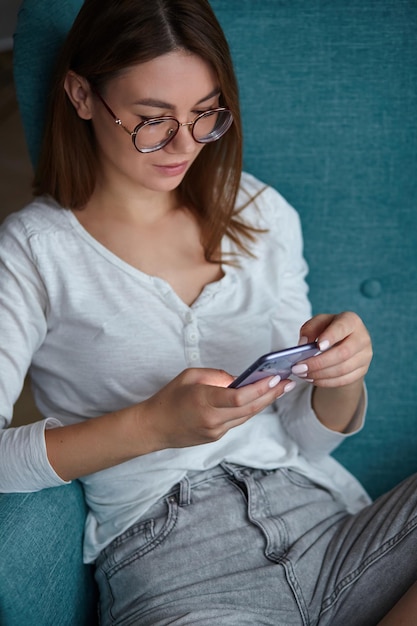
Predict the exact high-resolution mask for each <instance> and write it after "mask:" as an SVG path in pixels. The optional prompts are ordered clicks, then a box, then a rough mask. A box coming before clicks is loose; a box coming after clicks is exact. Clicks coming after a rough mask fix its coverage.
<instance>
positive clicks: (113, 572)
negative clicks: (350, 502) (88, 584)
mask: <svg viewBox="0 0 417 626" xmlns="http://www.w3.org/2000/svg"><path fill="white" fill-rule="evenodd" d="M416 529H417V477H416V476H413V477H411V478H409V479H408V480H407V481H405V482H404V483H402V484H401V485H399V486H398V487H397V488H395V489H394V490H393V491H391V492H390V493H389V494H387V495H385V496H383V497H382V498H380V499H378V500H377V501H376V502H375V503H373V504H372V505H370V506H368V507H366V508H365V509H364V510H363V511H361V512H360V513H359V514H357V515H353V516H352V515H348V514H347V513H346V511H345V510H344V509H343V507H342V505H341V504H340V502H338V501H336V500H335V499H334V498H333V497H332V495H331V494H330V493H329V492H328V491H326V490H325V489H323V488H321V487H319V486H317V485H316V484H314V483H312V482H310V481H309V480H308V479H307V478H305V477H304V476H301V475H299V474H298V473H296V472H294V471H292V470H289V469H279V470H276V471H262V470H253V469H249V468H242V467H237V466H233V465H228V464H224V465H222V466H219V467H217V468H215V469H213V470H209V471H207V472H198V473H194V474H191V475H189V476H188V477H187V478H186V479H184V480H183V481H182V482H181V483H180V484H179V485H177V486H176V488H175V489H174V490H173V491H172V493H170V494H168V495H167V496H166V497H164V498H163V499H161V500H160V501H159V502H158V503H157V504H155V505H154V506H153V507H152V508H151V510H150V511H149V512H148V514H147V515H146V519H142V520H140V521H139V522H138V523H137V524H135V525H133V526H132V527H131V528H129V530H127V531H126V532H125V533H123V534H122V535H121V536H119V537H118V538H117V539H116V540H114V541H113V542H112V544H110V546H108V548H106V549H105V550H104V551H103V553H102V554H101V555H100V557H99V559H98V561H97V568H96V578H97V582H98V585H99V588H100V598H101V600H100V602H101V609H100V610H101V623H102V624H103V626H108V625H109V624H123V625H124V626H125V625H128V624H129V625H130V624H139V625H141V626H150V625H152V626H155V625H157V626H162V625H164V626H165V625H167V624H175V625H177V626H182V625H184V624H191V625H193V626H198V625H200V626H205V625H211V626H214V625H216V626H258V625H269V626H290V625H292V624H297V625H303V626H306V625H320V626H324V625H331V626H373V625H374V624H376V623H377V622H378V621H379V620H380V619H381V617H382V616H383V615H384V614H385V613H386V612H387V611H388V610H389V609H390V608H391V606H393V605H394V604H395V602H396V601H397V600H398V599H399V598H400V597H401V595H403V593H404V592H405V591H406V590H407V588H408V587H409V586H410V585H411V584H412V583H413V582H414V581H415V580H416V579H417V530H416Z"/></svg>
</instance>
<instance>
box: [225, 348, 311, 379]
mask: <svg viewBox="0 0 417 626" xmlns="http://www.w3.org/2000/svg"><path fill="white" fill-rule="evenodd" d="M316 354H320V350H319V347H318V345H317V343H316V342H314V343H306V344H305V345H303V346H295V347H294V348H287V349H286V350H280V351H279V352H270V353H269V354H264V355H263V356H261V357H259V359H257V360H256V361H255V362H254V363H252V365H251V366H250V367H248V369H246V370H245V371H244V372H243V373H242V374H241V375H240V376H238V377H237V378H236V379H235V380H234V381H233V382H232V383H231V384H230V385H229V387H233V388H237V387H243V386H244V385H250V384H251V383H255V382H256V381H257V380H261V378H266V377H267V376H277V375H279V376H280V377H281V379H285V378H288V376H290V374H291V368H292V366H293V365H295V364H296V363H298V362H299V361H302V360H304V359H309V358H310V357H311V356H315V355H316Z"/></svg>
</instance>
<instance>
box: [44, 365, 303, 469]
mask: <svg viewBox="0 0 417 626" xmlns="http://www.w3.org/2000/svg"><path fill="white" fill-rule="evenodd" d="M232 380H233V377H232V376H230V374H227V373H226V372H223V371H221V370H214V369H187V370H184V371H183V372H182V373H181V374H179V375H178V376H177V377H176V378H174V379H173V380H172V381H171V382H169V383H168V384H167V385H165V387H163V388H162V389H161V390H160V391H158V392H157V393H156V394H155V395H154V396H152V397H150V398H148V400H145V401H144V402H140V403H139V404H137V405H134V406H131V407H128V408H125V409H121V410H119V411H114V412H113V413H108V414H105V415H101V416H99V417H96V418H94V419H88V420H84V421H82V422H78V423H76V424H71V425H68V426H62V427H59V428H50V429H47V430H46V431H45V441H46V448H47V454H48V458H49V462H50V464H51V466H52V467H53V468H54V470H55V472H56V473H57V474H58V475H59V476H60V477H61V478H62V479H63V480H73V479H74V478H80V477H81V476H85V475H86V474H91V473H93V472H98V471H100V470H104V469H106V468H109V467H113V466H114V465H118V464H119V463H124V462H125V461H129V460H130V459H133V458H135V457H137V456H141V455H143V454H148V453H150V452H155V451H157V450H163V449H166V448H185V447H188V446H196V445H199V444H204V443H210V442H211V441H217V440H218V439H220V438H221V437H222V436H223V435H224V434H225V433H227V431H228V430H230V429H231V428H234V427H235V426H239V424H243V423H244V422H246V421H247V420H248V419H250V418H251V417H252V416H253V415H255V414H256V413H259V411H262V409H264V408H266V407H267V406H268V405H269V404H271V403H272V402H273V401H274V400H276V399H277V398H278V397H279V396H281V395H282V394H283V393H284V392H285V391H289V390H290V389H292V387H293V386H294V384H295V383H294V382H292V381H289V380H283V381H279V382H278V381H277V379H272V378H271V377H270V378H265V379H264V380H260V381H258V382H256V383H253V384H252V385H247V386H246V387H241V388H239V389H232V388H228V385H229V384H230V383H231V382H232ZM271 382H272V386H271Z"/></svg>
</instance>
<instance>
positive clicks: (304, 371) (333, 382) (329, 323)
mask: <svg viewBox="0 0 417 626" xmlns="http://www.w3.org/2000/svg"><path fill="white" fill-rule="evenodd" d="M316 339H317V341H318V344H319V347H320V350H322V354H320V355H318V356H315V357H312V358H310V359H308V360H306V361H305V362H303V363H301V364H298V365H295V366H294V367H293V373H294V374H296V375H297V376H299V377H300V378H304V379H307V380H309V381H312V382H314V384H315V385H316V386H317V387H342V386H345V385H350V384H352V383H355V382H357V381H362V380H363V378H364V376H365V374H366V373H367V371H368V368H369V365H370V363H371V360H372V343H371V338H370V336H369V333H368V331H367V329H366V327H365V325H364V323H363V322H362V320H361V318H360V317H359V316H358V315H357V314H356V313H352V312H350V311H347V312H343V313H339V314H337V315H331V314H320V315H316V316H315V317H313V318H311V319H310V320H308V321H307V322H306V323H305V324H303V326H302V327H301V330H300V343H307V342H310V341H315V340H316Z"/></svg>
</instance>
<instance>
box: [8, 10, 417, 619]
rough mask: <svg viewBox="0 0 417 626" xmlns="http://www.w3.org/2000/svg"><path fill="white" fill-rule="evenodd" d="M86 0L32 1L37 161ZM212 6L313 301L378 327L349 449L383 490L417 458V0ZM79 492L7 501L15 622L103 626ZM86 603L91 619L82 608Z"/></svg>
mask: <svg viewBox="0 0 417 626" xmlns="http://www.w3.org/2000/svg"><path fill="white" fill-rule="evenodd" d="M81 4H82V2H81V0H56V1H55V2H51V0H24V2H23V5H22V9H21V12H20V18H19V23H18V27H17V34H16V37H15V78H16V84H17V93H18V100H19V105H20V109H21V113H22V117H23V123H24V128H25V133H26V137H27V141H28V145H29V148H30V154H31V157H32V161H33V163H35V162H36V158H37V155H38V152H39V145H40V137H41V131H42V119H44V114H45V113H44V107H45V99H46V95H47V90H48V80H49V77H50V74H51V71H52V67H53V58H54V55H55V52H56V50H57V48H58V47H59V44H60V40H61V38H62V37H63V35H64V33H65V32H66V30H67V28H68V27H69V25H70V24H71V22H72V20H73V18H74V17H75V15H76V13H77V11H78V9H79V7H80V6H81ZM212 6H213V8H214V10H215V11H216V13H217V15H218V17H219V19H220V22H221V23H222V25H223V27H224V29H225V31H226V34H227V36H228V38H229V41H230V43H231V50H232V54H233V57H234V60H235V65H236V70H237V74H238V79H239V83H240V89H241V99H242V109H243V120H244V129H245V168H246V169H247V170H248V171H250V172H252V173H253V174H255V175H256V176H258V177H259V178H261V179H263V180H264V181H265V182H267V183H270V184H272V185H274V186H275V187H277V188H278V189H279V191H280V192H281V193H283V195H284V196H285V197H286V198H287V199H288V200H289V201H290V202H291V203H292V204H293V205H294V206H295V207H296V208H297V210H298V211H299V212H300V214H301V218H302V222H303V228H304V237H305V252H306V257H307V260H308V262H309V265H310V270H311V271H310V276H309V283H310V286H311V299H312V302H313V307H314V310H315V312H316V313H318V312H321V311H326V312H337V311H340V310H346V309H352V310H354V311H356V312H357V313H359V315H361V316H362V318H363V319H364V321H365V323H366V324H367V326H368V328H369V330H370V332H371V335H372V338H373V342H374V360H373V363H372V366H371V370H370V372H369V375H368V379H367V382H368V390H369V414H368V421H367V425H366V428H365V429H364V431H363V432H362V433H361V434H360V435H359V436H358V437H356V438H354V439H352V440H350V441H349V442H347V443H346V444H345V445H344V446H343V448H342V449H341V450H339V451H338V452H337V453H336V456H337V457H338V459H339V460H341V461H342V462H343V463H344V464H345V465H346V466H347V467H348V468H349V469H350V470H351V471H352V472H353V473H354V474H355V475H356V476H357V477H358V478H359V479H360V480H361V481H362V482H363V483H364V485H365V487H366V488H367V489H368V491H369V492H370V494H371V495H372V496H377V495H378V494H380V493H381V492H383V491H385V490H386V489H388V488H390V487H391V486H393V485H394V484H395V483H396V482H398V481H399V480H401V479H402V478H404V477H405V476H406V475H408V474H409V473H411V472H413V471H416V469H417V459H416V435H415V428H416V418H417V408H416V407H417V385H416V374H415V365H414V361H415V358H414V353H415V347H416V343H417V340H416V337H417V289H416V279H415V272H416V269H417V206H416V203H417V201H416V198H417V176H416V169H417V125H416V123H415V111H416V110H417V47H416V46H415V32H416V30H417V5H416V3H415V2H414V1H413V0H379V2H373V1H372V0H350V2H346V1H345V0H333V1H332V2H326V1H325V0H320V1H319V2H315V3H311V2H308V0H280V1H279V2H278V1H277V0H262V1H260V0H228V2H225V1H224V0H212ZM79 497H80V491H79V485H78V484H77V483H74V484H73V485H71V486H69V487H64V488H59V489H54V490H48V492H47V493H43V492H40V493H38V494H31V495H27V494H25V495H13V496H1V500H0V521H1V530H0V533H1V534H0V545H1V553H0V557H1V558H0V562H1V568H2V573H5V572H6V570H7V576H6V577H5V578H6V579H7V584H6V585H5V584H4V583H3V580H2V581H1V584H0V593H1V598H0V622H1V623H4V624H6V625H7V626H14V625H15V624H16V625H17V624H23V623H24V624H25V625H26V626H31V625H32V624H33V625H35V624H36V626H42V625H49V624H70V623H71V624H77V625H78V624H83V623H86V624H87V623H88V624H92V623H93V621H88V620H90V615H91V601H92V598H93V597H94V586H93V585H90V586H87V584H86V580H89V576H90V571H89V569H88V568H87V569H84V568H83V567H82V565H81V563H80V560H79V559H80V542H81V538H82V519H83V516H84V514H85V513H84V511H83V509H82V506H81V504H80V501H79ZM46 501H47V503H48V509H47V511H49V512H48V514H46V513H45V503H46ZM74 507H75V508H74ZM48 522H49V523H48ZM57 524H58V526H57ZM57 529H58V531H57ZM76 537H77V539H76ZM35 558H36V562H35V561H34V559H35ZM34 565H35V568H34V569H33V567H34ZM23 573H24V574H28V581H24V579H23ZM52 580H53V581H54V583H52ZM22 581H23V582H22ZM34 581H35V584H36V586H35V587H34V590H35V593H32V592H30V587H31V585H32V584H33V583H34ZM16 585H18V587H17V586H16ZM40 587H42V588H43V594H39V593H37V591H39V588H40ZM23 590H24V594H22V593H21V591H23ZM77 610H78V615H83V616H84V621H83V618H82V617H77V618H73V617H71V618H70V617H69V616H70V615H71V616H72V615H75V614H76V612H77ZM71 611H75V613H71ZM71 619H72V620H73V621H71ZM19 620H20V621H19ZM85 620H87V621H85Z"/></svg>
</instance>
